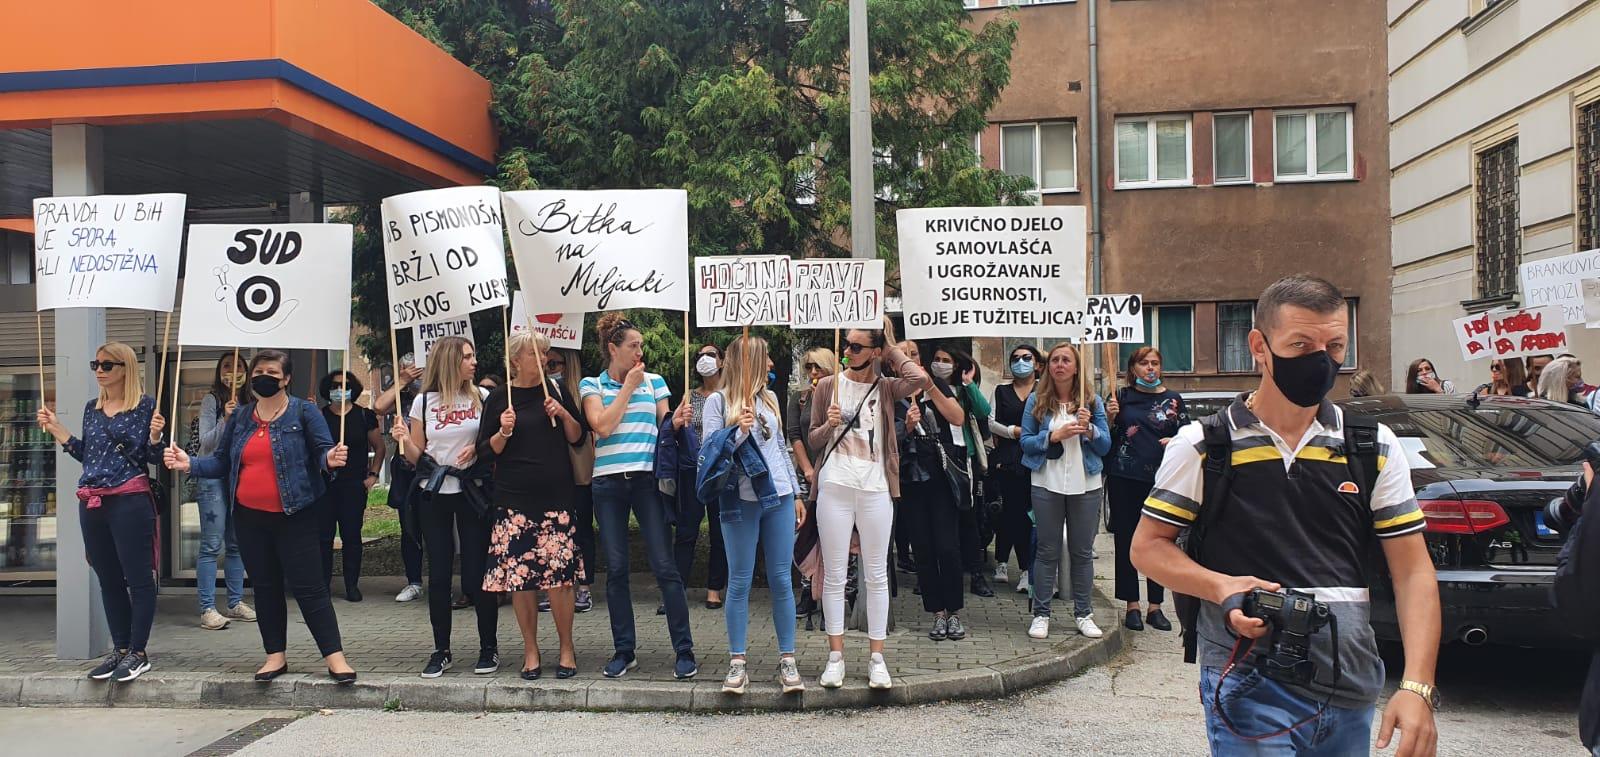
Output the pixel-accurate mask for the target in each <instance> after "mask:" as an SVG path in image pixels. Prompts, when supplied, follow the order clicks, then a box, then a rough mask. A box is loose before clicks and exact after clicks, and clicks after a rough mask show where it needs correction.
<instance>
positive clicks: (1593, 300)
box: [1583, 279, 1600, 329]
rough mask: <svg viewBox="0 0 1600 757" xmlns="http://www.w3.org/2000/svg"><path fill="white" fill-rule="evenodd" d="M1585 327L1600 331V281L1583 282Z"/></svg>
mask: <svg viewBox="0 0 1600 757" xmlns="http://www.w3.org/2000/svg"><path fill="white" fill-rule="evenodd" d="M1583 320H1584V327H1585V328H1591V329H1600V279H1584V280H1583Z"/></svg>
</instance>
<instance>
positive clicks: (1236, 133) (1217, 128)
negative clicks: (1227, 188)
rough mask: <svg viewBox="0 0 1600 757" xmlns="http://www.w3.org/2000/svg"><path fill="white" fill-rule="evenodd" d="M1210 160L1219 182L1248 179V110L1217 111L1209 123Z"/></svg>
mask: <svg viewBox="0 0 1600 757" xmlns="http://www.w3.org/2000/svg"><path fill="white" fill-rule="evenodd" d="M1211 164H1212V166H1213V168H1214V170H1215V171H1216V183H1218V184H1247V183H1249V182H1250V114H1249V113H1218V114H1217V115H1216V117H1215V118H1213V119H1212V126H1211Z"/></svg>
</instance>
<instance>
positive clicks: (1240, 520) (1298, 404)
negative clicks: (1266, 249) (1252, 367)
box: [1132, 276, 1440, 757]
mask: <svg viewBox="0 0 1600 757" xmlns="http://www.w3.org/2000/svg"><path fill="white" fill-rule="evenodd" d="M1255 318H1256V328H1255V329H1254V330H1253V331H1251V332H1250V351H1251V354H1252V355H1253V356H1254V357H1255V361H1256V365H1257V366H1258V368H1259V369H1260V371H1261V374H1262V379H1261V384H1260V387H1259V388H1258V389H1256V391H1254V392H1252V393H1250V394H1248V395H1244V396H1241V397H1240V398H1239V399H1238V400H1235V401H1234V403H1233V404H1232V405H1231V406H1230V407H1229V408H1227V409H1225V410H1224V411H1222V412H1221V413H1219V414H1218V415H1217V417H1216V418H1215V419H1213V420H1209V421H1206V422H1202V423H1192V424H1189V425H1188V426H1186V427H1185V428H1184V429H1183V430H1182V431H1181V432H1180V433H1179V434H1178V436H1177V437H1175V438H1174V439H1173V440H1172V442H1171V443H1169V444H1168V445H1167V449H1166V455H1165V457H1164V459H1163V461H1162V464H1161V468H1160V471H1159V472H1158V473H1157V475H1156V483H1155V488H1154V490H1153V491H1152V492H1151V494H1150V498H1149V499H1148V500H1146V503H1145V507H1144V517H1143V518H1142V519H1141V522H1140V524H1139V529H1138V531H1137V532H1136V533H1135V535H1134V539H1133V555H1132V557H1133V563H1134V565H1135V567H1137V568H1138V569H1139V571H1140V572H1142V573H1144V574H1145V575H1147V576H1149V577H1150V578H1152V579H1153V580H1155V581H1158V582H1160V583H1161V584H1163V585H1165V586H1168V587H1170V588H1172V589H1173V590H1174V591H1175V592H1177V593H1179V594H1181V595H1187V597H1190V598H1194V599H1191V600H1190V602H1191V606H1192V607H1194V608H1195V610H1193V611H1191V614H1190V617H1189V618H1188V619H1187V622H1186V623H1185V631H1186V637H1187V638H1186V643H1189V644H1193V645H1195V646H1197V647H1198V653H1199V655H1198V656H1199V661H1200V664H1201V666H1202V669H1201V677H1200V689H1201V695H1200V700H1201V703H1202V704H1203V706H1204V707H1205V709H1206V727H1207V734H1208V737H1209V740H1210V744H1211V751H1212V753H1213V754H1216V755H1240V754H1318V755H1347V754H1366V753H1368V752H1369V751H1370V746H1369V743H1370V742H1369V739H1370V734H1371V729H1372V719H1373V716H1374V714H1375V705H1376V702H1377V699H1378V695H1379V693H1380V690H1381V689H1382V686H1383V682H1384V666H1383V662H1382V660H1381V659H1380V658H1379V656H1378V649H1377V642H1376V640H1375V638H1374V636H1373V632H1372V627H1371V624H1370V622H1369V610H1368V602H1369V599H1368V585H1369V575H1368V567H1369V566H1370V565H1371V563H1372V559H1370V557H1369V556H1375V555H1374V553H1375V552H1376V551H1377V548H1376V547H1375V546H1374V543H1376V544H1381V545H1382V554H1383V556H1384V557H1385V558H1386V559H1387V562H1388V566H1389V573H1390V575H1392V576H1393V581H1394V590H1395V597H1396V606H1397V608H1398V611H1399V619H1400V627H1401V635H1402V638H1403V641H1404V645H1405V658H1406V669H1405V676H1404V681H1403V683H1402V684H1401V688H1400V690H1399V691H1397V692H1396V693H1395V694H1394V696H1392V697H1391V698H1390V700H1389V703H1388V706H1387V707H1386V708H1385V710H1384V715H1383V722H1382V726H1381V727H1380V729H1379V736H1378V746H1379V747H1387V746H1388V745H1389V743H1390V742H1391V741H1392V739H1393V736H1394V730H1395V729H1396V728H1399V729H1400V731H1401V737H1400V743H1399V748H1398V751H1397V752H1396V754H1397V755H1400V757H1417V756H1428V755H1433V754H1435V753H1436V747H1437V744H1436V736H1437V734H1436V731H1435V726H1434V717H1433V707H1434V706H1435V704H1436V702H1437V697H1436V694H1435V692H1434V688H1433V683H1434V662H1435V660H1436V658H1437V655H1438V647H1439V624H1440V620H1439V591H1438V585H1437V583H1436V582H1435V578H1434V572H1433V562H1432V560H1431V559H1430V558H1429V555H1428V551H1427V548H1426V546H1425V544H1424V542H1423V536H1422V533H1421V532H1422V529H1423V527H1424V518H1423V514H1422V512H1421V510H1420V509H1419V508H1418V505H1417V501H1416V493H1415V490H1414V489H1413V488H1412V485H1411V472H1410V468H1409V466H1408V465H1407V463H1406V459H1405V455H1404V454H1402V453H1401V450H1400V445H1399V442H1398V440H1397V439H1396V437H1395V435H1394V432H1392V431H1390V430H1389V429H1388V428H1386V427H1383V426H1381V425H1378V424H1376V423H1374V422H1372V421H1370V420H1369V419H1362V418H1358V417H1356V416H1353V415H1352V416H1351V417H1350V418H1346V417H1345V415H1344V413H1343V411H1342V410H1341V409H1340V408H1338V407H1336V406H1334V405H1333V404H1332V403H1330V402H1328V401H1327V394H1328V392H1329V391H1330V390H1331V389H1332V388H1333V384H1334V379H1335V378H1336V377H1337V375H1338V370H1339V367H1340V365H1341V364H1342V363H1343V362H1344V357H1345V350H1346V349H1347V348H1348V344H1347V340H1348V314H1347V311H1346V304H1345V299H1344V296H1343V295H1342V294H1341V293H1340V292H1339V291H1338V290H1337V289H1336V288H1334V287H1333V285H1331V284H1329V283H1328V282H1326V281H1323V280H1321V279H1316V278H1312V277H1307V276H1291V277H1288V278H1285V279H1283V280H1280V281H1278V282H1277V283H1274V284H1273V285H1272V286H1270V287H1268V288H1267V289H1266V291H1265V292H1263V293H1262V295H1261V298H1260V300H1259V301H1258V302H1257V304H1256V313H1255ZM1347 421H1348V423H1347ZM1352 445H1353V446H1352ZM1180 535H1182V536H1184V537H1185V539H1186V541H1185V543H1184V545H1183V546H1180V544H1179V540H1180ZM1195 600H1199V601H1198V602H1196V601H1195ZM1179 609H1180V615H1183V614H1184V613H1183V608H1182V607H1180V608H1179ZM1190 649H1193V647H1190ZM1190 661H1193V660H1192V658H1190Z"/></svg>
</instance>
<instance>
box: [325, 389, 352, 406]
mask: <svg viewBox="0 0 1600 757" xmlns="http://www.w3.org/2000/svg"><path fill="white" fill-rule="evenodd" d="M328 401H329V402H333V403H335V404H337V403H341V402H349V401H350V390H349V389H332V390H329V391H328Z"/></svg>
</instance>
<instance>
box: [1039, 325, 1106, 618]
mask: <svg viewBox="0 0 1600 757" xmlns="http://www.w3.org/2000/svg"><path fill="white" fill-rule="evenodd" d="M1047 360H1048V362H1047V363H1046V370H1047V373H1046V375H1045V377H1044V378H1043V379H1041V380H1040V382H1039V387H1038V388H1037V389H1035V390H1034V392H1033V396H1032V397H1029V398H1028V403H1027V404H1026V405H1024V406H1023V409H1022V440H1021V441H1022V464H1023V465H1025V466H1027V467H1028V470H1031V471H1033V517H1034V520H1035V521H1037V522H1038V524H1039V546H1038V549H1037V551H1036V552H1035V553H1034V564H1035V570H1034V571H1033V622H1032V623H1031V624H1030V625H1029V626H1028V635H1029V636H1031V637H1033V638H1035V639H1044V638H1048V637H1049V636H1050V599H1051V597H1053V596H1054V595H1055V590H1056V577H1057V576H1058V575H1059V574H1060V572H1061V548H1062V541H1066V542H1067V544H1066V548H1067V553H1068V559H1069V560H1070V562H1071V576H1072V605H1073V607H1072V610H1073V615H1074V617H1075V618H1076V621H1077V625H1078V633H1081V634H1083V635H1084V636H1087V637H1089V638H1091V639H1098V638H1100V636H1102V633H1101V631H1100V628H1099V627H1098V626H1096V625H1095V624H1094V619H1093V618H1092V617H1090V612H1091V608H1090V606H1089V594H1090V591H1091V589H1092V588H1093V587H1092V586H1091V584H1093V582H1094V537H1095V534H1096V532H1098V531H1099V528H1100V471H1101V468H1102V463H1101V461H1100V459H1101V458H1102V457H1104V456H1105V454H1106V453H1107V452H1109V451H1111V432H1110V429H1109V428H1107V426H1106V413H1105V408H1104V407H1103V406H1102V405H1101V403H1100V398H1099V397H1094V398H1093V405H1092V408H1091V407H1090V406H1085V405H1083V404H1082V403H1083V399H1084V397H1086V396H1093V395H1089V394H1087V387H1086V386H1085V384H1084V382H1085V381H1086V380H1087V379H1086V378H1085V377H1084V375H1083V371H1081V370H1080V369H1079V367H1080V366H1082V365H1083V363H1082V362H1080V361H1079V360H1078V348H1076V347H1074V346H1072V345H1071V344H1068V343H1066V342H1062V343H1061V344H1058V345H1056V346H1055V347H1052V348H1051V349H1050V355H1049V357H1048V358H1047ZM1063 526H1065V530H1066V532H1067V533H1070V536H1066V534H1064V533H1063Z"/></svg>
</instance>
